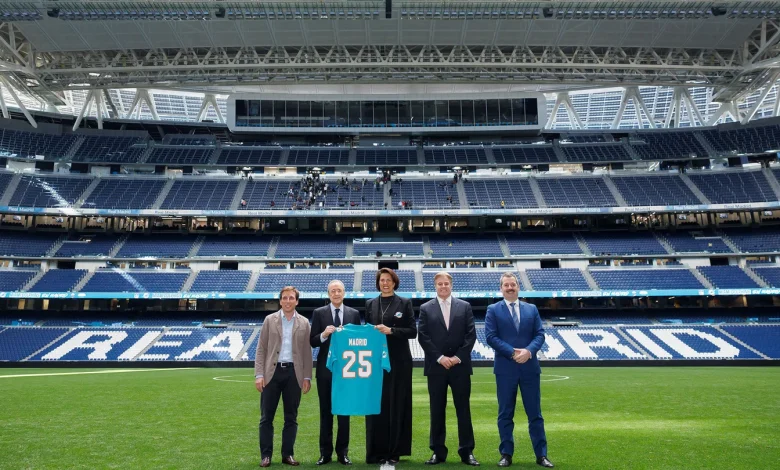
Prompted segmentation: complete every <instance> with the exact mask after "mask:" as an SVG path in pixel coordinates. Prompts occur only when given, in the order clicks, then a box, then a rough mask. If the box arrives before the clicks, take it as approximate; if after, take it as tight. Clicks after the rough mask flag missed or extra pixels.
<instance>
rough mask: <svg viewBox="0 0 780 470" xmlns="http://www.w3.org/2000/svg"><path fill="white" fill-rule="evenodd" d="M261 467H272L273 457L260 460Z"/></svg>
mask: <svg viewBox="0 0 780 470" xmlns="http://www.w3.org/2000/svg"><path fill="white" fill-rule="evenodd" d="M260 466H261V467H270V466H271V457H263V458H262V459H260Z"/></svg>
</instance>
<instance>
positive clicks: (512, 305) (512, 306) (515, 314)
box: [509, 302, 520, 331]
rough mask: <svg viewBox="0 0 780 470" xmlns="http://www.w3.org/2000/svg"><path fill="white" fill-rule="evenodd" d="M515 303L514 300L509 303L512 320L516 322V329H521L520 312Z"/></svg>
mask: <svg viewBox="0 0 780 470" xmlns="http://www.w3.org/2000/svg"><path fill="white" fill-rule="evenodd" d="M515 305H516V304H515V303H514V302H512V303H510V304H509V307H510V309H511V310H512V321H514V322H515V330H517V331H520V314H519V313H518V312H517V310H515Z"/></svg>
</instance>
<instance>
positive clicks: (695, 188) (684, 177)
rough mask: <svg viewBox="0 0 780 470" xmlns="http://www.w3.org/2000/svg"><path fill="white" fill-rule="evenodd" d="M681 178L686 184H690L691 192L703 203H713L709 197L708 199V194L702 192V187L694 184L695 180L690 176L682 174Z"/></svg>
mask: <svg viewBox="0 0 780 470" xmlns="http://www.w3.org/2000/svg"><path fill="white" fill-rule="evenodd" d="M680 179H681V180H682V181H683V183H685V185H686V186H688V189H690V190H691V192H692V193H693V194H694V195H696V197H697V198H699V200H700V201H701V203H702V204H712V203H711V202H710V200H709V199H707V196H705V195H704V193H703V192H701V189H699V187H698V186H696V185H695V184H693V181H691V179H690V178H688V175H685V174H680Z"/></svg>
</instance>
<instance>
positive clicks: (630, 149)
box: [623, 141, 642, 161]
mask: <svg viewBox="0 0 780 470" xmlns="http://www.w3.org/2000/svg"><path fill="white" fill-rule="evenodd" d="M623 148H625V149H626V153H627V154H628V156H629V157H631V159H632V160H639V161H641V160H642V157H640V156H639V154H638V153H636V150H634V147H633V146H632V145H630V144H628V142H626V141H624V143H623Z"/></svg>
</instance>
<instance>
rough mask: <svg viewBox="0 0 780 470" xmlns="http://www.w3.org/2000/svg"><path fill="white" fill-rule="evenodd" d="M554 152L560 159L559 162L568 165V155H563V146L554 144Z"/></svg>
mask: <svg viewBox="0 0 780 470" xmlns="http://www.w3.org/2000/svg"><path fill="white" fill-rule="evenodd" d="M553 152H555V156H556V157H558V161H559V162H561V163H567V162H566V154H565V153H563V150H561V144H559V143H558V142H555V143H553Z"/></svg>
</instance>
